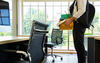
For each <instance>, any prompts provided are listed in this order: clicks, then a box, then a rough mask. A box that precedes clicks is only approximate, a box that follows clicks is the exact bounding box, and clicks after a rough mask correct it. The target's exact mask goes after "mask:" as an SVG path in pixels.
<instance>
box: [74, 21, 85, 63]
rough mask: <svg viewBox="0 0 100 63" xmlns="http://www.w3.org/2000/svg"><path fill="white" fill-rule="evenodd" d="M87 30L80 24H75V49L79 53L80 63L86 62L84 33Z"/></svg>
mask: <svg viewBox="0 0 100 63" xmlns="http://www.w3.org/2000/svg"><path fill="white" fill-rule="evenodd" d="M85 30H86V28H83V27H82V25H81V24H80V23H77V22H76V21H75V22H74V29H73V39H74V47H75V49H76V52H77V57H78V63H85V62H86V51H85V47H84V33H85Z"/></svg>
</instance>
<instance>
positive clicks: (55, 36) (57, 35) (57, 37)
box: [44, 29, 63, 62]
mask: <svg viewBox="0 0 100 63" xmlns="http://www.w3.org/2000/svg"><path fill="white" fill-rule="evenodd" d="M62 33H63V31H61V30H59V29H53V30H52V35H51V43H50V44H49V43H47V44H44V46H45V48H50V49H51V54H47V56H52V57H53V60H52V62H55V57H60V58H61V60H63V58H62V57H61V56H59V55H55V54H53V48H54V47H55V46H56V45H59V44H61V43H62V42H63V39H62Z"/></svg>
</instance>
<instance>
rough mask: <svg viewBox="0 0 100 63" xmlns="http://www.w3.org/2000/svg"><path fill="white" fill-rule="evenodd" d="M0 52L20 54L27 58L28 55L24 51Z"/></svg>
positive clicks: (6, 50) (3, 51)
mask: <svg viewBox="0 0 100 63" xmlns="http://www.w3.org/2000/svg"><path fill="white" fill-rule="evenodd" d="M0 52H2V53H17V54H22V55H24V56H25V57H28V54H27V53H26V52H24V51H19V50H8V49H4V50H0Z"/></svg>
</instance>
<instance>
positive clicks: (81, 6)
mask: <svg viewBox="0 0 100 63" xmlns="http://www.w3.org/2000/svg"><path fill="white" fill-rule="evenodd" d="M86 4H87V0H77V6H78V11H77V6H76V2H75V4H74V11H73V17H75V18H79V17H80V16H82V15H83V14H84V12H85V11H86Z"/></svg>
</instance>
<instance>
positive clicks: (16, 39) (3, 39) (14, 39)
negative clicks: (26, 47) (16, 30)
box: [0, 36, 29, 45]
mask: <svg viewBox="0 0 100 63" xmlns="http://www.w3.org/2000/svg"><path fill="white" fill-rule="evenodd" d="M27 40H29V37H16V36H5V37H0V45H2V44H8V43H15V42H22V41H27Z"/></svg>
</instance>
